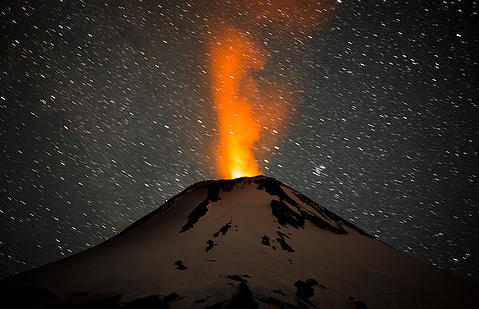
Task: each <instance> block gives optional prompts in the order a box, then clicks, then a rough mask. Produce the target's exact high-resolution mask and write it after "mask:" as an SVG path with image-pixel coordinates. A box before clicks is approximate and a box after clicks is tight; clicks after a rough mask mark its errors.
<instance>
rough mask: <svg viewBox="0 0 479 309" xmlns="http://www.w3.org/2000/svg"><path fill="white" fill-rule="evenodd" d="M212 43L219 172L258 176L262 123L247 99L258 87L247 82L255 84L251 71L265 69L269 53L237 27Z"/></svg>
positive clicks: (234, 175) (211, 53) (211, 68)
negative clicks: (257, 144) (256, 147)
mask: <svg viewBox="0 0 479 309" xmlns="http://www.w3.org/2000/svg"><path fill="white" fill-rule="evenodd" d="M210 44H211V45H210V56H211V59H210V78H211V85H212V87H213V89H212V90H213V98H214V101H215V106H216V109H217V112H218V134H219V157H218V168H219V172H220V174H221V176H222V177H225V178H237V177H242V176H255V175H258V174H259V170H258V164H257V162H256V161H255V159H254V153H253V147H254V142H255V141H256V140H258V138H259V132H260V124H259V122H258V120H257V119H256V118H255V117H254V115H253V106H252V105H251V104H252V103H251V102H248V101H247V100H246V99H245V98H247V97H248V93H247V92H248V91H254V89H256V87H244V85H251V82H252V81H253V83H254V79H253V78H252V76H251V73H252V72H254V71H257V70H261V69H263V67H264V64H265V62H266V57H267V56H265V52H264V51H263V50H262V49H261V48H259V47H258V46H257V45H256V44H255V43H254V42H252V41H251V40H249V39H248V38H247V37H245V36H244V35H242V34H241V33H239V32H238V31H235V30H226V31H223V32H221V33H218V34H217V36H216V39H215V40H212V41H211V42H210ZM242 86H243V87H242ZM253 86H256V85H253ZM248 88H249V89H248Z"/></svg>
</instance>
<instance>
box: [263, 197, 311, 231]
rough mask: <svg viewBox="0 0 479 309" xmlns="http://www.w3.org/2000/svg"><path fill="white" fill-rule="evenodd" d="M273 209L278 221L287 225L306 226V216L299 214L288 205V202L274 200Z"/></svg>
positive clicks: (272, 202)
mask: <svg viewBox="0 0 479 309" xmlns="http://www.w3.org/2000/svg"><path fill="white" fill-rule="evenodd" d="M271 210H272V213H273V216H275V217H276V218H277V219H278V223H279V224H281V225H283V226H286V225H288V224H289V225H291V226H294V227H295V228H299V227H303V226H304V218H302V217H301V215H298V214H297V213H296V212H295V211H293V210H292V209H291V208H289V207H288V206H286V204H285V203H283V202H282V201H277V200H272V201H271Z"/></svg>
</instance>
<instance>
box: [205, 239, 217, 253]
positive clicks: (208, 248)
mask: <svg viewBox="0 0 479 309" xmlns="http://www.w3.org/2000/svg"><path fill="white" fill-rule="evenodd" d="M206 243H207V244H208V247H206V249H205V251H206V252H208V251H210V250H211V249H212V248H213V247H214V246H215V242H214V241H212V240H211V239H208V241H207V242H206Z"/></svg>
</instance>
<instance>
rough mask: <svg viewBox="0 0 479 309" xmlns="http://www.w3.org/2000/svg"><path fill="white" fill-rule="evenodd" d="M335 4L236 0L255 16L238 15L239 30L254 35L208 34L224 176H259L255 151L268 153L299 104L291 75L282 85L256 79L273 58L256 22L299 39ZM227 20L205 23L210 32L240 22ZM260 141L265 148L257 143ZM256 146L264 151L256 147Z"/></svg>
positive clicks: (326, 0) (301, 0) (304, 0)
mask: <svg viewBox="0 0 479 309" xmlns="http://www.w3.org/2000/svg"><path fill="white" fill-rule="evenodd" d="M332 2H333V1H332V0H317V1H310V0H275V1H271V2H270V1H267V2H265V3H263V2H261V1H260V2H258V1H256V0H238V1H237V4H238V6H237V7H236V8H237V9H239V8H241V9H242V10H243V9H244V10H246V11H247V12H249V13H251V14H240V15H241V16H243V17H244V18H243V19H241V22H240V24H241V25H242V26H240V27H241V28H249V31H251V32H249V31H243V32H241V31H240V30H238V29H234V28H229V29H227V30H222V31H212V32H210V31H208V33H210V34H211V35H212V36H211V37H210V39H209V54H208V56H209V58H210V64H209V66H210V67H209V75H210V81H211V86H212V88H213V89H212V90H213V99H214V102H215V107H216V110H217V113H218V135H219V146H218V148H216V149H215V150H217V151H218V152H219V153H218V163H217V165H218V172H219V174H220V176H222V177H224V178H237V177H242V176H255V175H258V174H260V170H259V167H258V163H257V162H256V160H255V156H254V152H256V154H257V155H259V156H260V157H261V155H262V153H269V152H270V147H271V146H273V145H274V144H275V142H276V141H277V139H278V138H279V134H278V133H279V131H280V129H281V128H282V126H283V124H284V123H285V120H286V118H287V117H288V116H290V115H291V110H294V108H292V107H291V105H290V103H291V102H292V101H293V100H295V99H294V98H293V95H292V94H293V91H292V89H291V87H293V83H291V82H286V80H285V78H287V77H285V76H284V75H283V74H282V73H280V74H278V75H279V76H281V78H280V81H278V80H275V79H274V78H272V76H269V79H268V80H267V81H265V80H264V79H263V81H261V82H258V79H256V78H255V74H256V73H257V72H259V71H261V70H263V69H264V66H265V64H266V62H267V60H268V59H269V58H270V55H269V54H268V53H267V52H266V50H265V49H263V48H261V47H260V46H259V45H258V44H257V43H255V42H254V41H253V39H252V38H250V37H252V35H251V34H252V33H254V34H255V35H256V36H259V37H261V36H262V35H265V33H264V32H263V30H262V29H259V28H258V26H257V25H259V24H260V23H258V20H263V19H264V20H268V21H269V22H271V23H272V26H271V31H277V32H276V34H277V35H278V34H281V35H282V36H284V35H289V34H291V35H295V34H294V31H295V30H299V33H301V34H303V35H304V33H305V32H306V31H307V30H308V29H310V28H314V27H315V26H317V25H319V24H320V23H321V22H322V21H324V19H325V18H326V17H327V15H328V12H330V11H332V9H331V8H333V5H330V4H331V3H332ZM214 5H215V6H219V7H218V10H219V9H225V10H226V9H228V10H230V9H231V8H233V10H234V8H235V6H233V7H231V5H230V4H229V2H228V4H226V2H225V3H223V2H221V1H220V2H214ZM225 6H227V7H225ZM328 8H330V9H329V10H328ZM239 13H242V12H238V14H239ZM235 16H236V15H235ZM223 18H224V16H221V17H219V16H216V18H212V19H211V20H215V22H217V25H215V26H213V25H207V26H208V28H210V29H213V28H215V27H216V26H220V25H223V26H224V25H230V26H231V25H237V24H238V22H237V20H236V19H232V20H223ZM273 21H274V22H273ZM274 29H276V30H274ZM278 31H279V32H278ZM268 34H269V35H271V33H268ZM273 75H274V74H273ZM259 139H261V144H259V145H256V144H255V143H256V142H257V141H258V140H259ZM256 146H261V147H259V149H257V148H256ZM264 161H266V160H264Z"/></svg>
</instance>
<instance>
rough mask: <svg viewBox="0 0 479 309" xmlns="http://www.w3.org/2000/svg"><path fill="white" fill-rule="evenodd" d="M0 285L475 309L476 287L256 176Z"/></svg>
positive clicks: (94, 298)
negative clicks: (378, 239)
mask: <svg viewBox="0 0 479 309" xmlns="http://www.w3.org/2000/svg"><path fill="white" fill-rule="evenodd" d="M0 290H1V291H3V292H2V293H3V296H2V298H3V299H7V300H9V301H10V303H12V302H13V303H14V304H15V305H16V307H19V306H20V305H21V304H25V305H28V304H29V303H41V302H43V303H44V305H45V306H46V307H47V308H48V306H52V307H54V306H58V305H59V304H63V305H65V304H67V306H71V305H72V304H76V305H77V306H79V307H80V308H82V306H83V307H85V306H86V307H88V308H92V307H94V306H98V307H99V308H117V307H119V306H120V307H126V308H168V307H169V308H192V307H195V308H196V307H197V308H256V307H258V306H259V307H271V308H304V307H307V308H467V307H469V308H470V307H474V306H479V302H478V301H477V299H475V298H474V297H475V295H477V293H478V292H479V288H478V285H476V284H474V283H472V282H468V281H466V280H464V279H461V278H457V277H454V276H452V275H449V274H448V273H446V272H444V271H442V270H439V269H437V268H435V267H432V266H430V265H427V264H425V263H423V262H420V261H417V260H416V259H414V258H411V257H409V256H407V255H405V254H403V253H400V252H398V251H397V250H395V249H393V248H391V247H389V246H388V245H385V244H383V243H381V242H379V241H377V240H375V239H373V238H372V237H370V236H369V235H367V234H366V233H364V232H363V231H362V230H360V229H359V228H357V227H355V226H354V225H352V224H351V223H349V222H347V221H344V220H343V219H341V218H340V217H338V216H336V215H335V214H334V213H332V212H330V211H328V210H327V209H326V208H324V207H321V206H319V205H317V204H316V203H315V202H313V201H312V200H310V199H308V198H307V197H305V196H304V195H302V194H300V193H298V192H296V191H294V190H293V189H291V188H289V187H287V186H285V185H284V184H282V183H281V182H279V181H277V180H275V179H273V178H268V177H264V176H258V177H250V178H239V179H233V180H218V181H205V182H200V183H197V184H195V185H193V186H191V187H189V188H187V189H186V190H185V191H183V192H182V193H180V194H178V195H177V196H175V197H174V198H172V199H171V200H170V201H168V202H167V203H165V204H164V205H163V206H161V207H160V208H158V209H157V210H155V211H154V212H152V213H150V214H149V215H147V216H145V217H144V218H142V219H140V220H138V221H137V222H136V223H134V224H133V225H131V226H130V227H128V228H127V229H125V230H124V231H123V232H121V233H120V234H119V235H117V236H116V237H114V238H112V239H110V240H109V241H106V242H105V243H103V244H101V245H99V246H97V247H95V248H92V249H90V250H87V251H84V252H82V253H80V254H76V255H74V256H72V257H70V258H66V259H63V260H60V261H58V262H55V263H52V264H50V265H46V266H43V267H40V268H37V269H34V270H31V271H29V272H26V273H23V274H20V275H17V276H13V277H11V278H7V279H5V280H2V281H1V282H0ZM25 295H27V296H28V299H29V300H28V301H27V302H26V301H25V299H27V298H26V297H25ZM27 307H28V306H27Z"/></svg>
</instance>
